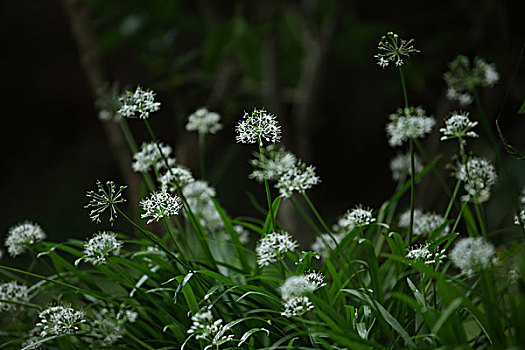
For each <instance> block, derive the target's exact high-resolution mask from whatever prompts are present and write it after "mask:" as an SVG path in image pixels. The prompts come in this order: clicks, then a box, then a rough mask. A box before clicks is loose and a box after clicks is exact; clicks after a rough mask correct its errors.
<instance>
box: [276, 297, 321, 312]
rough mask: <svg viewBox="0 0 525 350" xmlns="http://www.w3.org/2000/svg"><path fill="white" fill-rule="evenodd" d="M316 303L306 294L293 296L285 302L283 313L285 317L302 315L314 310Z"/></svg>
mask: <svg viewBox="0 0 525 350" xmlns="http://www.w3.org/2000/svg"><path fill="white" fill-rule="evenodd" d="M313 308H314V304H312V302H311V301H310V299H308V297H306V296H302V297H298V298H293V299H290V300H288V301H287V302H286V303H284V311H283V312H281V315H283V316H285V317H293V316H301V315H304V314H305V313H306V312H308V311H310V310H312V309H313Z"/></svg>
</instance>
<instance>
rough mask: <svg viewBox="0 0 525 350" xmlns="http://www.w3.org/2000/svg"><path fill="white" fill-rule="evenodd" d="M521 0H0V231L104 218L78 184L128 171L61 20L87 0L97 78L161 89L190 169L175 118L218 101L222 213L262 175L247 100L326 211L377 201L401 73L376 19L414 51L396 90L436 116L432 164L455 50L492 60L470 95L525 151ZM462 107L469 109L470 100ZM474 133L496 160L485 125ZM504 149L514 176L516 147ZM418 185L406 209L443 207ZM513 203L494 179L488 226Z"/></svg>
mask: <svg viewBox="0 0 525 350" xmlns="http://www.w3.org/2000/svg"><path fill="white" fill-rule="evenodd" d="M519 3H520V1H500V0H492V1H488V0H476V1H453V2H446V1H445V2H444V1H396V2H388V3H387V2H372V1H367V2H347V1H318V2H316V1H302V2H295V1H288V2H280V1H258V2H233V1H231V2H230V1H204V0H203V1H196V2H193V1H169V0H163V1H160V0H158V1H138V0H137V1H130V0H126V1H121V0H118V1H103V0H89V1H70V0H64V1H63V2H60V1H56V0H39V1H34V0H17V1H3V2H2V3H1V5H0V9H1V10H0V13H1V21H0V23H1V26H2V33H3V35H2V38H3V40H2V41H3V42H2V54H1V55H0V64H1V65H0V66H1V67H2V68H1V69H0V72H1V73H0V74H1V82H2V84H1V86H0V89H1V93H0V96H1V98H2V123H1V125H2V127H1V128H2V129H1V135H2V137H1V147H0V149H1V150H2V163H3V166H2V169H3V170H2V181H1V183H0V186H1V188H0V191H1V194H2V198H3V199H2V201H1V206H2V208H1V211H0V212H1V216H0V231H1V232H2V233H0V237H1V236H3V235H4V234H5V233H6V232H7V229H8V228H9V226H11V225H13V224H15V223H17V222H18V221H20V220H23V219H30V220H34V221H37V222H39V223H40V224H41V225H42V226H43V228H44V230H45V231H46V232H47V234H48V237H49V239H50V240H60V239H64V238H67V237H75V238H80V239H84V238H85V237H87V236H89V235H91V234H92V233H93V231H95V230H97V229H103V228H106V227H105V226H104V225H99V226H96V225H94V224H93V223H91V222H90V221H89V219H88V215H87V210H86V209H84V208H83V205H84V204H85V203H86V197H85V191H86V190H88V189H91V188H93V187H94V184H95V180H96V179H101V180H106V179H114V180H115V181H116V182H117V183H124V182H127V180H126V179H127V178H126V176H128V177H129V176H131V175H129V174H128V175H125V174H124V173H125V171H124V170H123V168H122V167H119V166H118V162H117V161H116V158H115V155H114V152H113V151H112V147H111V143H110V142H109V141H108V136H107V133H106V132H104V128H103V126H102V124H101V122H100V121H99V120H98V117H97V115H98V110H97V108H96V107H95V91H94V89H93V86H92V85H90V83H89V80H88V79H86V76H87V75H86V70H85V69H83V67H82V65H81V57H82V53H80V54H79V50H78V47H77V41H76V39H75V36H74V35H73V34H72V31H71V26H70V23H71V22H70V21H71V20H73V22H75V21H76V22H75V23H77V24H78V23H79V22H78V19H75V17H74V16H73V15H74V14H75V13H77V14H78V13H84V12H83V11H84V10H88V13H89V17H88V22H87V23H88V24H89V25H88V26H87V27H85V28H84V30H86V31H87V33H88V34H89V33H91V35H93V36H94V37H95V38H96V49H97V50H98V51H99V53H100V61H99V63H100V65H99V68H100V72H101V74H102V75H103V77H104V80H105V81H107V82H118V83H119V86H120V87H122V86H131V87H134V86H135V85H136V84H140V85H142V86H145V87H148V88H152V89H154V90H156V91H157V92H158V100H159V101H161V102H162V109H161V111H160V112H158V113H156V114H154V115H153V116H152V117H151V119H150V120H151V123H152V125H153V128H154V129H155V130H156V132H157V134H158V136H159V138H160V139H161V140H162V141H164V142H166V143H169V144H171V145H172V146H174V148H175V150H176V153H177V158H178V160H179V161H180V162H181V163H183V164H186V165H188V166H189V167H191V168H192V169H193V170H194V172H195V173H196V172H197V161H196V160H197V158H196V144H197V137H196V135H195V134H187V133H186V132H185V131H184V124H185V122H186V120H187V117H188V115H189V114H191V113H192V112H193V111H194V110H195V109H196V108H198V107H200V106H203V105H208V106H209V107H210V108H211V109H213V110H215V111H217V112H219V113H220V114H221V115H222V117H223V123H224V129H223V131H221V132H220V133H218V134H217V135H215V136H211V137H209V138H208V146H209V147H208V153H207V161H208V168H209V173H210V176H209V181H210V182H211V184H212V185H214V186H215V187H216V188H217V192H218V197H219V198H220V200H221V201H222V203H223V204H224V206H225V207H226V208H227V209H228V211H229V212H230V213H231V214H233V215H244V214H254V213H255V211H254V210H253V209H251V204H250V203H249V201H248V198H247V196H246V194H245V191H250V192H252V193H254V194H255V195H256V196H257V198H259V199H260V200H261V202H262V203H264V202H263V200H264V190H263V188H262V187H261V186H259V185H257V184H255V183H253V182H252V181H250V180H248V179H247V175H248V174H249V172H250V167H249V164H248V159H249V158H250V153H251V152H252V151H253V150H254V149H253V147H251V146H248V145H237V144H235V142H234V126H235V124H236V122H237V120H238V119H239V118H240V117H241V115H242V113H243V111H244V110H251V109H252V108H253V107H261V106H265V107H266V108H267V109H268V110H269V111H271V112H273V113H275V114H277V115H278V117H279V119H280V121H281V123H282V124H283V136H284V137H283V139H284V140H283V141H284V144H285V145H286V147H287V148H288V149H290V150H291V151H292V152H294V153H296V154H298V155H299V156H300V157H301V158H302V159H304V160H305V161H306V162H307V163H311V164H314V165H315V166H316V167H317V171H318V173H319V175H320V176H321V178H322V181H323V182H322V184H321V185H319V186H317V187H316V188H315V189H313V190H312V191H311V192H309V193H310V194H311V197H312V198H313V199H314V201H315V202H316V203H317V206H318V208H319V209H320V211H321V212H322V213H323V214H324V215H325V216H326V217H327V218H328V221H329V222H330V223H333V222H334V220H335V219H336V217H337V216H338V215H340V214H342V213H343V212H344V211H345V210H346V209H348V208H351V207H353V206H354V205H356V204H358V203H363V204H365V205H368V206H371V207H374V208H378V207H379V206H380V205H381V203H382V202H383V201H384V200H386V199H387V198H389V196H390V195H391V194H392V192H393V191H394V188H395V183H394V182H393V181H392V180H391V174H390V170H389V160H390V158H391V157H393V156H394V155H395V154H396V152H397V151H398V150H393V149H391V148H390V147H389V146H388V145H387V141H386V137H385V132H384V127H385V123H386V120H387V115H388V113H390V112H392V111H394V110H395V109H396V108H397V107H399V106H401V105H402V95H401V88H400V83H399V76H398V73H397V71H396V70H395V69H386V70H382V69H380V68H378V67H377V65H376V62H375V59H374V58H373V55H374V54H375V53H376V45H377V42H378V40H379V38H380V37H381V35H383V34H384V33H385V32H387V31H390V30H392V31H395V32H397V33H399V34H400V36H401V37H403V38H407V39H408V38H414V39H416V43H415V45H416V47H417V48H418V49H420V50H421V54H419V55H417V56H416V57H414V58H413V59H411V60H410V61H409V62H408V64H407V65H405V67H406V68H405V70H406V74H407V84H408V94H409V99H410V101H411V103H412V104H414V105H422V106H424V108H425V109H426V110H427V111H428V112H429V113H430V114H432V115H434V116H435V117H436V120H437V121H438V127H436V128H435V131H434V133H433V134H432V135H431V136H430V137H428V138H427V139H425V144H426V147H427V150H428V152H429V154H431V155H435V154H437V153H440V152H441V153H443V155H444V156H443V158H442V160H441V161H440V163H439V165H438V167H439V169H440V171H441V172H443V174H444V175H447V170H446V169H445V164H446V163H447V161H448V160H449V159H450V156H451V155H452V154H453V153H454V152H455V143H454V142H448V143H440V142H439V135H438V132H437V130H438V128H439V126H441V124H442V119H443V118H444V117H445V116H446V115H447V114H448V113H450V112H451V111H453V110H455V109H457V108H458V107H457V106H456V105H454V104H452V103H450V102H448V101H447V100H446V98H445V91H446V86H445V83H444V81H443V79H442V74H443V73H444V72H445V71H446V69H447V63H448V62H450V61H451V60H452V59H453V58H454V57H455V56H456V55H458V54H465V55H468V56H469V57H474V56H476V55H479V56H480V57H483V58H485V59H487V60H488V61H489V62H494V63H495V64H496V66H497V70H498V71H499V72H500V74H501V80H500V82H499V84H497V85H496V86H495V87H494V88H493V89H488V90H484V91H482V92H481V98H482V101H483V104H484V107H485V108H486V111H487V114H488V117H489V119H490V120H491V121H493V120H494V119H495V118H496V117H497V115H498V114H499V113H501V121H502V126H503V131H504V133H505V136H506V137H507V138H508V140H509V141H510V142H511V143H513V144H514V145H515V146H516V147H517V148H518V149H519V150H522V151H525V139H524V137H523V135H524V133H523V130H524V126H525V122H524V120H523V118H524V117H523V116H518V115H517V113H516V111H517V110H518V108H519V106H520V104H521V103H522V102H523V100H524V97H525V84H524V78H525V75H524V72H525V69H524V64H523V62H519V53H520V49H521V47H522V45H523V44H524V39H525V35H524V34H525V31H524V25H523V8H520V7H519ZM64 4H65V5H66V7H64V6H63V5H64ZM68 4H73V7H69V11H66V10H65V8H68V7H67V5H68ZM72 8H73V10H71V9H72ZM75 11H77V12H75ZM84 54H85V52H84ZM516 66H517V67H518V70H517V71H516V72H515V71H514V70H515V68H516ZM84 68H85V67H84ZM87 74H88V75H89V72H88V73H87ZM512 79H514V80H513V81H512ZM511 83H512V84H511ZM507 94H508V98H505V97H506V95H507ZM467 110H469V111H471V112H472V115H473V116H474V115H475V114H476V110H475V109H474V105H472V106H470V107H469V108H467ZM130 126H131V128H132V131H133V133H134V134H135V136H136V138H137V142H139V144H140V142H142V141H149V138H148V137H147V135H146V132H145V128H144V125H143V123H141V122H139V121H135V120H131V121H130ZM478 132H479V133H482V131H481V128H480V129H479V130H478ZM482 136H483V135H482ZM470 145H471V146H472V147H471V148H470V150H473V151H475V152H476V153H478V154H481V155H484V156H486V157H489V158H491V159H494V157H493V155H492V154H491V151H490V148H489V147H488V142H487V141H486V138H485V137H482V138H480V140H477V141H474V142H472V143H471V144H470ZM401 149H403V148H401ZM128 153H129V152H128ZM128 156H129V154H128ZM505 159H506V162H507V165H508V168H509V169H510V173H511V177H512V178H513V181H514V184H515V185H516V187H519V188H522V187H523V185H525V177H524V176H523V174H525V165H524V163H523V161H521V162H520V161H518V160H516V159H515V158H513V157H510V156H508V155H505ZM120 161H121V162H123V160H122V159H121V160H120ZM124 161H125V160H124ZM418 186H419V188H418V193H417V198H416V203H420V204H419V205H418V207H421V208H422V209H425V210H435V211H438V212H443V211H444V209H445V206H446V198H444V196H443V194H442V193H441V191H440V189H439V186H438V185H437V184H436V183H435V181H434V180H432V179H429V180H428V181H423V182H422V183H420V184H419V185H418ZM509 202H510V201H509V200H508V196H507V195H506V194H505V193H504V191H503V189H502V187H501V186H500V187H498V188H497V189H496V191H495V194H494V196H493V200H492V202H491V203H490V204H489V205H488V207H487V213H488V214H487V215H488V216H489V222H491V223H492V225H493V226H496V225H498V226H499V225H501V224H510V220H511V215H512V209H511V205H510V203H509ZM295 234H296V235H298V236H299V235H301V232H295ZM2 240H3V238H2Z"/></svg>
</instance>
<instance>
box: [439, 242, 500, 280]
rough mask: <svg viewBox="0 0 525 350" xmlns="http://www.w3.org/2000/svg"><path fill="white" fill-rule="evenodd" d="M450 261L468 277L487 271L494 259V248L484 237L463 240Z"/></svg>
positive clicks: (454, 250) (457, 245) (451, 253)
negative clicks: (483, 270)
mask: <svg viewBox="0 0 525 350" xmlns="http://www.w3.org/2000/svg"><path fill="white" fill-rule="evenodd" d="M449 257H450V260H452V262H453V263H454V265H456V267H457V268H459V269H460V270H461V272H462V273H464V274H465V275H467V276H468V277H472V276H473V275H474V273H475V272H477V271H479V270H482V269H487V268H489V267H490V266H491V263H492V260H493V258H494V246H493V245H492V244H490V243H488V242H485V240H484V239H483V238H482V237H477V238H472V237H468V238H463V239H461V240H460V241H459V242H458V243H456V246H455V247H454V249H452V251H451V252H450V254H449Z"/></svg>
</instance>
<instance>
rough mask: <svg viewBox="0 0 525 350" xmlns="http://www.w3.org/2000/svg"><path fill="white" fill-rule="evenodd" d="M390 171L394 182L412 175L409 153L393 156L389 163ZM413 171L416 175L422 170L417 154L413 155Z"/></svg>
mask: <svg viewBox="0 0 525 350" xmlns="http://www.w3.org/2000/svg"><path fill="white" fill-rule="evenodd" d="M390 170H392V178H393V179H394V180H395V181H399V180H401V179H403V178H405V177H406V176H407V175H412V170H411V164H410V153H406V154H398V155H397V156H395V157H394V158H393V159H392V160H391V161H390ZM414 170H415V171H416V174H417V173H419V172H421V171H422V170H423V163H422V162H421V159H419V157H418V156H417V154H415V155H414Z"/></svg>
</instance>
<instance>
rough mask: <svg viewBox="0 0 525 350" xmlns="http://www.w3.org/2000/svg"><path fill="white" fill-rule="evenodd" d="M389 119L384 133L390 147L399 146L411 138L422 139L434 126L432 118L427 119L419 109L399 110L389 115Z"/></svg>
mask: <svg viewBox="0 0 525 350" xmlns="http://www.w3.org/2000/svg"><path fill="white" fill-rule="evenodd" d="M389 119H390V123H388V124H387V126H386V133H387V135H388V137H389V140H388V143H389V144H390V146H392V147H396V146H401V145H402V144H403V143H404V142H406V141H408V140H409V139H411V138H412V139H417V138H423V137H424V136H425V135H426V134H428V133H430V132H431V131H432V128H433V127H434V125H435V124H436V121H435V120H434V118H432V117H428V116H427V115H426V112H425V110H424V109H423V108H421V107H408V108H399V109H398V110H397V111H396V112H395V113H392V114H390V116H389Z"/></svg>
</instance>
